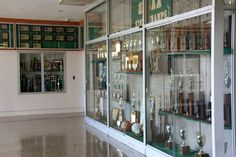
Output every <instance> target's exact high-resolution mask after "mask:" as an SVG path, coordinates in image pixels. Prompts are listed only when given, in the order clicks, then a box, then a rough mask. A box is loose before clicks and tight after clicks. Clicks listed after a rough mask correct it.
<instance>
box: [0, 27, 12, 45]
mask: <svg viewBox="0 0 236 157" xmlns="http://www.w3.org/2000/svg"><path fill="white" fill-rule="evenodd" d="M13 36H14V33H13V24H7V23H0V48H13V47H14V40H13Z"/></svg>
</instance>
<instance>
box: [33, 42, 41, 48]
mask: <svg viewBox="0 0 236 157" xmlns="http://www.w3.org/2000/svg"><path fill="white" fill-rule="evenodd" d="M33 48H41V43H33Z"/></svg>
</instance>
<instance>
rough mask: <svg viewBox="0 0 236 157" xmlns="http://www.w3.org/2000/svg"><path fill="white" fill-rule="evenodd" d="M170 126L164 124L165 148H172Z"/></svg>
mask: <svg viewBox="0 0 236 157" xmlns="http://www.w3.org/2000/svg"><path fill="white" fill-rule="evenodd" d="M171 129H172V127H171V126H170V125H167V126H166V133H167V136H168V140H167V141H166V142H165V146H166V148H169V149H172V145H173V141H172V130H171Z"/></svg>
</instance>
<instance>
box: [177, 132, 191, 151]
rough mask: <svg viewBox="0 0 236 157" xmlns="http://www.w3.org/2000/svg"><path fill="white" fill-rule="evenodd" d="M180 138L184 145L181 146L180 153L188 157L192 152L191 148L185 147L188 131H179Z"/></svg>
mask: <svg viewBox="0 0 236 157" xmlns="http://www.w3.org/2000/svg"><path fill="white" fill-rule="evenodd" d="M179 135H180V138H181V139H182V143H181V145H180V153H181V154H182V155H187V154H189V152H190V147H189V146H186V145H185V139H186V131H185V130H183V129H181V130H179Z"/></svg>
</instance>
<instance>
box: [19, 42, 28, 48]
mask: <svg viewBox="0 0 236 157" xmlns="http://www.w3.org/2000/svg"><path fill="white" fill-rule="evenodd" d="M20 47H21V48H29V47H30V44H29V43H20Z"/></svg>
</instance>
